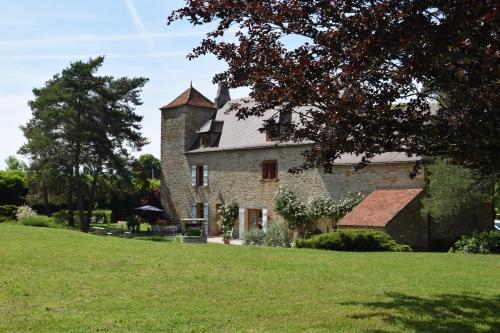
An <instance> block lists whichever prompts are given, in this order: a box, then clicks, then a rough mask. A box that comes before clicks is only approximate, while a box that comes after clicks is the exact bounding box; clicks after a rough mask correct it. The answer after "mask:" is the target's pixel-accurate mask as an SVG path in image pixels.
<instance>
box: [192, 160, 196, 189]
mask: <svg viewBox="0 0 500 333" xmlns="http://www.w3.org/2000/svg"><path fill="white" fill-rule="evenodd" d="M191 186H193V187H195V186H196V165H193V166H192V167H191Z"/></svg>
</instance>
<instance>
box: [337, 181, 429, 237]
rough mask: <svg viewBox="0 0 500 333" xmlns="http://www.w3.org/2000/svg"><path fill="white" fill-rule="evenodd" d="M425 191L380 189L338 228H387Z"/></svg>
mask: <svg viewBox="0 0 500 333" xmlns="http://www.w3.org/2000/svg"><path fill="white" fill-rule="evenodd" d="M422 191H423V189H421V188H418V189H378V190H375V191H373V192H372V193H370V194H369V195H368V196H367V197H366V198H365V199H364V200H363V201H361V203H360V204H359V205H357V206H356V207H354V209H353V210H352V211H351V212H350V213H349V214H347V215H346V216H344V217H343V218H342V219H341V220H340V221H339V222H338V223H337V225H338V226H349V227H367V228H370V227H375V228H376V227H385V226H386V225H387V224H388V223H389V222H390V221H391V220H392V219H393V218H394V217H395V216H396V215H397V214H398V213H399V212H400V211H401V210H402V209H403V208H405V207H406V206H407V205H408V204H409V203H410V202H411V201H412V200H413V199H415V198H416V197H417V195H419V194H420V193H422Z"/></svg>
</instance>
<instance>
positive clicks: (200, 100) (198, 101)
mask: <svg viewBox="0 0 500 333" xmlns="http://www.w3.org/2000/svg"><path fill="white" fill-rule="evenodd" d="M183 105H189V106H197V107H201V108H209V109H215V104H214V103H213V102H212V101H211V100H209V99H208V98H206V97H205V96H203V95H202V94H201V93H200V92H199V91H198V90H196V89H194V88H193V86H190V87H189V88H188V89H187V90H186V91H184V92H183V93H182V94H180V95H179V97H177V98H176V99H174V100H173V101H172V102H170V103H168V104H167V105H165V106H163V107H161V108H160V110H167V109H173V108H176V107H179V106H183Z"/></svg>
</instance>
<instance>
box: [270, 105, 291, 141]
mask: <svg viewBox="0 0 500 333" xmlns="http://www.w3.org/2000/svg"><path fill="white" fill-rule="evenodd" d="M277 118H278V121H276V120H274V119H272V120H271V121H270V122H269V124H268V125H267V129H266V141H281V140H282V139H283V138H284V137H286V134H287V133H288V131H289V130H290V128H291V124H292V112H291V111H281V112H279V114H278V117H277Z"/></svg>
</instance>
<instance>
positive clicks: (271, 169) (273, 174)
mask: <svg viewBox="0 0 500 333" xmlns="http://www.w3.org/2000/svg"><path fill="white" fill-rule="evenodd" d="M262 179H264V180H270V179H278V161H264V162H262Z"/></svg>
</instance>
